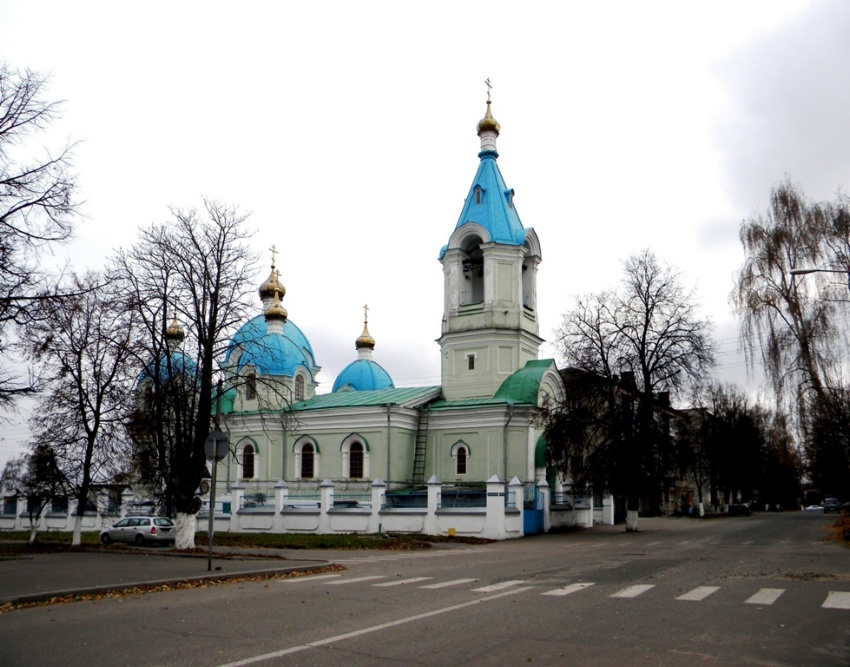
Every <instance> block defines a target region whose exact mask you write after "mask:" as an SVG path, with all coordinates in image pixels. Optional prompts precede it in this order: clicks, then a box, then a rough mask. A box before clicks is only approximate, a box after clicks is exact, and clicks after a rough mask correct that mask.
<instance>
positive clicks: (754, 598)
mask: <svg viewBox="0 0 850 667" xmlns="http://www.w3.org/2000/svg"><path fill="white" fill-rule="evenodd" d="M784 592H785V589H784V588H762V589H760V590H759V592H758V593H756V594H754V595H751V596H750V597H748V598H747V599H746V600H744V604H763V605H769V604H773V603H774V602H776V601H777V600H778V599H779V596H780V595H782V594H783V593H784Z"/></svg>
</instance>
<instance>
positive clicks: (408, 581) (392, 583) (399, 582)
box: [372, 577, 434, 588]
mask: <svg viewBox="0 0 850 667" xmlns="http://www.w3.org/2000/svg"><path fill="white" fill-rule="evenodd" d="M433 578H434V577H411V578H410V579H398V580H396V581H384V582H382V583H380V584H372V585H373V586H380V587H384V588H385V587H388V586H403V585H404V584H415V583H416V582H417V581H428V580H429V579H433Z"/></svg>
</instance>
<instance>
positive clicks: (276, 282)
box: [259, 264, 286, 299]
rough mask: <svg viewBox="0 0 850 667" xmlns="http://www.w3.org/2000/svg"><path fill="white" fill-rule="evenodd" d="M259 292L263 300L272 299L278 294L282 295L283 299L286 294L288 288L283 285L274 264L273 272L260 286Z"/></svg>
mask: <svg viewBox="0 0 850 667" xmlns="http://www.w3.org/2000/svg"><path fill="white" fill-rule="evenodd" d="M259 292H260V298H261V299H270V298H272V297H273V296H274V295H275V294H277V293H280V296H281V297H283V296H284V295H285V294H286V288H285V287H284V286H283V285H281V283H280V277H279V276H278V273H277V270H276V269H275V266H274V264H272V272H271V273H270V274H269V277H268V279H267V280H266V282H264V283H263V284H262V285H260V289H259Z"/></svg>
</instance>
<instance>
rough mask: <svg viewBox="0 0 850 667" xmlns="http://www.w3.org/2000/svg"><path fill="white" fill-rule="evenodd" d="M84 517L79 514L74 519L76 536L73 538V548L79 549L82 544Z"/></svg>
mask: <svg viewBox="0 0 850 667" xmlns="http://www.w3.org/2000/svg"><path fill="white" fill-rule="evenodd" d="M82 531H83V517H81V516H80V515H79V514H77V515H76V516H75V517H74V536H73V537H72V538H71V546H72V547H78V546H80V544H82V539H83V537H82Z"/></svg>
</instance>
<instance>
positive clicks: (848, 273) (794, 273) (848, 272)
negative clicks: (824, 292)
mask: <svg viewBox="0 0 850 667" xmlns="http://www.w3.org/2000/svg"><path fill="white" fill-rule="evenodd" d="M788 273H789V274H790V275H792V276H805V275H806V274H808V273H843V274H844V275H845V276H847V289H848V290H850V270H847V269H791V270H790V271H789V272H788Z"/></svg>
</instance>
